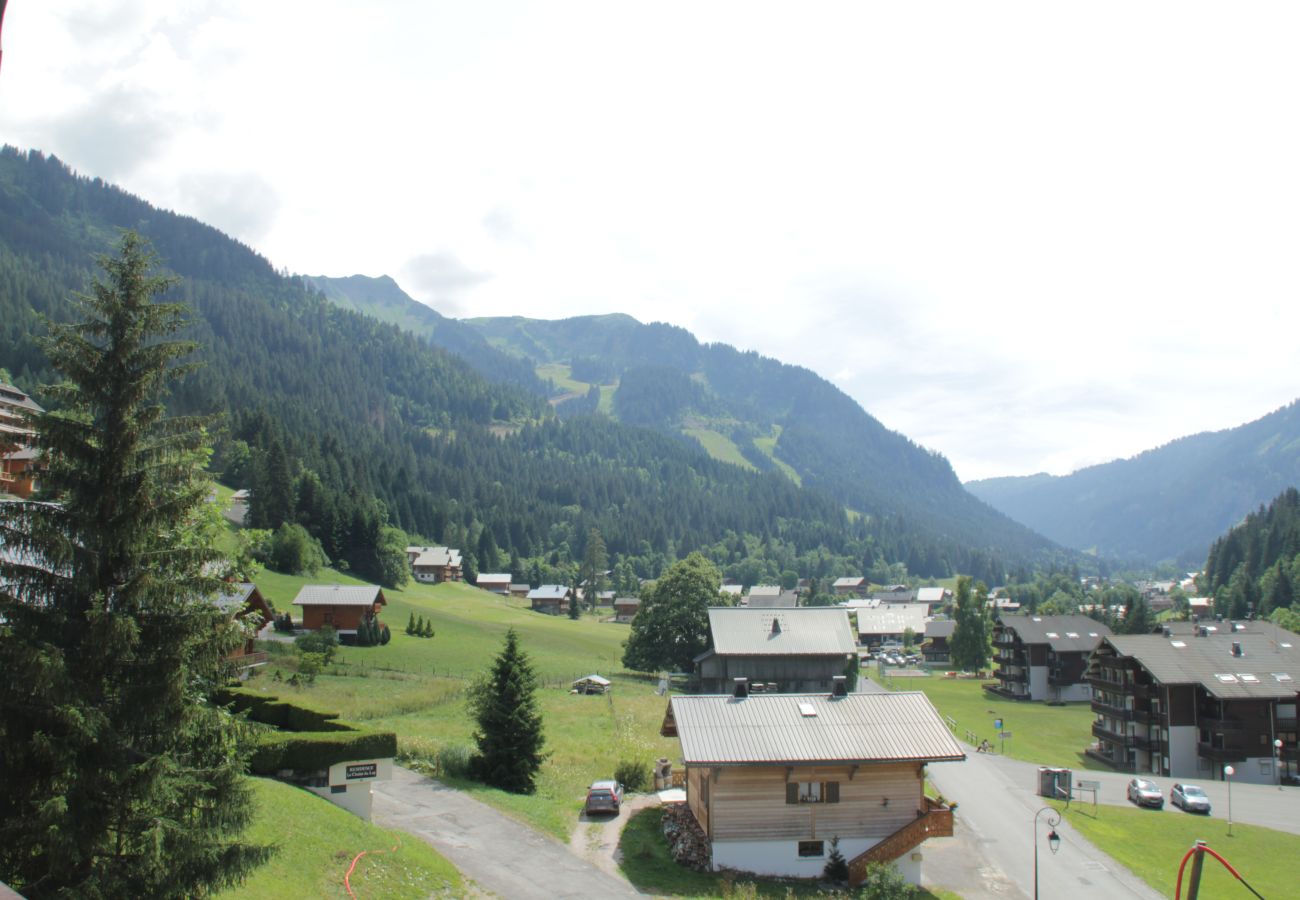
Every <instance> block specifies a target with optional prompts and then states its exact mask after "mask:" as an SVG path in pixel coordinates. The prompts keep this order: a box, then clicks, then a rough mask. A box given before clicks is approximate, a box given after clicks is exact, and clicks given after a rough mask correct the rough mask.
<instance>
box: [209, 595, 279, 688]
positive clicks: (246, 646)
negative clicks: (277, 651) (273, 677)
mask: <svg viewBox="0 0 1300 900" xmlns="http://www.w3.org/2000/svg"><path fill="white" fill-rule="evenodd" d="M212 602H213V603H214V604H215V605H216V607H217V609H219V610H221V611H222V612H224V613H226V614H228V615H229V616H231V617H232V618H233V619H234V620H235V621H237V622H239V623H241V624H242V625H243V626H244V633H245V640H244V643H243V644H242V645H240V647H239V648H238V649H237V650H235V651H234V652H233V653H231V654H230V655H229V656H227V657H226V658H227V659H228V660H229V661H230V662H231V663H233V664H234V665H235V666H236V668H238V669H239V671H240V673H241V675H242V674H243V673H245V672H247V671H249V670H250V669H254V668H256V667H258V666H264V665H266V662H267V657H266V653H264V652H262V651H259V650H258V649H257V645H256V640H257V633H258V632H259V631H261V630H262V628H263V627H264V626H266V625H268V624H270V622H271V619H272V618H273V616H272V613H271V607H270V606H268V605H267V602H266V599H265V598H264V597H263V596H262V592H261V591H259V590H258V589H257V585H255V584H250V583H248V582H239V583H236V584H230V585H227V586H226V588H225V589H224V590H222V592H221V593H220V594H218V595H217V596H216V598H215V599H214V600H213V601H212Z"/></svg>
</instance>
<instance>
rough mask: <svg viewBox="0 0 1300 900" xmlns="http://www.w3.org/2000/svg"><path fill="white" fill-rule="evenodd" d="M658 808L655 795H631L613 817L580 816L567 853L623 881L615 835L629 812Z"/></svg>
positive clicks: (630, 813) (570, 837)
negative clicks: (650, 807)
mask: <svg viewBox="0 0 1300 900" xmlns="http://www.w3.org/2000/svg"><path fill="white" fill-rule="evenodd" d="M658 805H659V797H658V796H656V795H655V794H633V795H631V796H630V797H628V798H627V799H626V800H624V801H623V806H622V807H621V808H620V809H619V811H618V815H617V816H610V815H596V816H588V815H587V814H586V813H583V814H582V815H581V816H580V817H579V818H578V824H577V825H576V826H574V829H573V834H571V835H569V852H570V853H572V854H573V855H574V856H576V857H578V858H579V859H582V860H585V861H586V862H588V863H590V864H591V865H593V866H595V867H596V868H598V869H600V870H601V871H602V872H605V873H606V874H609V875H612V876H614V877H615V878H618V879H619V880H621V881H626V879H625V878H623V873H622V872H621V871H619V868H618V863H619V853H618V839H619V836H620V835H621V834H622V833H623V827H624V826H625V825H627V822H628V820H629V819H630V818H632V814H633V813H635V812H637V811H638V810H642V809H645V808H646V807H648V806H658Z"/></svg>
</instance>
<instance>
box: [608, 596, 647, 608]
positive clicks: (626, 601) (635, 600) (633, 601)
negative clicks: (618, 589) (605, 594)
mask: <svg viewBox="0 0 1300 900" xmlns="http://www.w3.org/2000/svg"><path fill="white" fill-rule="evenodd" d="M614 605H615V606H640V605H641V598H640V597H615V598H614Z"/></svg>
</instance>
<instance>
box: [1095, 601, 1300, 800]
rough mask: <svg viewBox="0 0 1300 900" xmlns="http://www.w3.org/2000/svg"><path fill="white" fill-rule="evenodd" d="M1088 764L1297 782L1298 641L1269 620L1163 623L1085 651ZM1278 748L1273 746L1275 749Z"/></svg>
mask: <svg viewBox="0 0 1300 900" xmlns="http://www.w3.org/2000/svg"><path fill="white" fill-rule="evenodd" d="M1087 678H1088V682H1089V683H1090V684H1091V686H1092V690H1093V696H1092V711H1093V712H1094V713H1096V715H1097V720H1096V722H1095V723H1094V724H1093V726H1092V733H1093V736H1094V737H1095V738H1096V739H1097V740H1096V743H1095V744H1094V745H1093V746H1092V747H1089V748H1087V751H1086V752H1087V754H1088V755H1089V756H1090V757H1092V758H1093V759H1096V760H1099V761H1101V762H1103V763H1105V764H1106V765H1109V766H1112V767H1114V768H1116V769H1119V770H1120V771H1125V772H1140V773H1151V774H1156V775H1166V776H1169V777H1172V778H1206V779H1218V778H1222V777H1223V775H1222V773H1223V767H1224V766H1225V765H1228V764H1231V765H1233V766H1234V767H1235V768H1236V775H1235V776H1234V778H1235V779H1236V780H1238V781H1251V782H1256V783H1262V784H1275V783H1281V782H1282V781H1284V780H1292V779H1295V778H1296V776H1297V762H1298V761H1300V746H1298V745H1297V734H1298V733H1300V723H1298V722H1297V715H1296V709H1297V705H1300V693H1298V692H1300V638H1297V637H1296V635H1294V634H1292V633H1291V632H1289V631H1284V630H1283V629H1281V628H1278V627H1277V626H1276V625H1273V624H1271V623H1268V622H1257V621H1256V622H1237V623H1233V622H1219V623H1206V624H1199V623H1193V622H1172V623H1169V624H1168V625H1166V626H1165V627H1164V629H1163V631H1162V633H1160V634H1141V635H1136V634H1135V635H1107V636H1106V637H1104V638H1103V639H1102V641H1101V644H1100V646H1098V647H1097V650H1096V652H1095V653H1093V655H1092V660H1091V663H1090V666H1089V669H1088V673H1087ZM1279 742H1280V743H1279Z"/></svg>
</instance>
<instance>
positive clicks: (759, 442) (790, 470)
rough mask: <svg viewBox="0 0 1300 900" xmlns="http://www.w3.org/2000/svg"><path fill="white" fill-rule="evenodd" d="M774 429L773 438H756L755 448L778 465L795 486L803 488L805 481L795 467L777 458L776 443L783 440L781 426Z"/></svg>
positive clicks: (774, 426) (775, 426)
mask: <svg viewBox="0 0 1300 900" xmlns="http://www.w3.org/2000/svg"><path fill="white" fill-rule="evenodd" d="M772 429H773V434H772V436H771V437H761V438H754V446H755V447H757V448H758V449H759V450H761V451H763V453H764V454H765V455H766V456H767V458H768V459H770V460H772V462H774V463H776V467H777V468H778V469H780V470H781V471H782V472H784V473H785V477H786V478H789V479H790V480H791V481H793V482H794V483H795V484H797V485H801V486H802V485H803V479H802V478H800V477H799V473H798V472H796V471H795V470H794V467H793V466H791V465H790V464H789V463H787V462H785V461H784V460H781V459H778V458H777V455H776V442H777V441H779V440H780V439H781V426H780V425H773V426H772Z"/></svg>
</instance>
